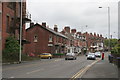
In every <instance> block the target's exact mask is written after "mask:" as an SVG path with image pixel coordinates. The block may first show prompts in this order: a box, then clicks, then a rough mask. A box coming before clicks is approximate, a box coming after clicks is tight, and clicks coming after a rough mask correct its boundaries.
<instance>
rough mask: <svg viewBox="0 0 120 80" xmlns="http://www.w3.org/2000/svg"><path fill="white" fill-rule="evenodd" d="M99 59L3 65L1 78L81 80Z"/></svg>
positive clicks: (45, 60)
mask: <svg viewBox="0 0 120 80" xmlns="http://www.w3.org/2000/svg"><path fill="white" fill-rule="evenodd" d="M98 61H100V59H99V58H98V59H96V60H87V59H86V56H84V55H83V56H78V57H77V60H65V59H64V58H53V59H41V61H40V60H37V61H32V62H23V63H21V64H10V65H3V67H2V68H3V72H2V77H3V78H72V79H73V78H81V77H82V76H83V75H84V73H85V72H86V71H87V70H89V69H90V68H91V67H92V66H93V65H95V64H96V63H97V62H98Z"/></svg>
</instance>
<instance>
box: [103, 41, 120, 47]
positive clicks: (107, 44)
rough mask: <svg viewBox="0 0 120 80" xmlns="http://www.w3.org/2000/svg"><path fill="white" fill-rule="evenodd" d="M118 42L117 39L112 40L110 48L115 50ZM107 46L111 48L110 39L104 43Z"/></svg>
mask: <svg viewBox="0 0 120 80" xmlns="http://www.w3.org/2000/svg"><path fill="white" fill-rule="evenodd" d="M117 43H118V40H117V39H110V47H111V48H113V47H115V45H117ZM104 44H105V46H107V47H108V46H109V39H107V40H105V41H104Z"/></svg>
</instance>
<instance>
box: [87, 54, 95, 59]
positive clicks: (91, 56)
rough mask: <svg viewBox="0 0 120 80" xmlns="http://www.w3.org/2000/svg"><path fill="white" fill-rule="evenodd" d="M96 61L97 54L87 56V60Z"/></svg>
mask: <svg viewBox="0 0 120 80" xmlns="http://www.w3.org/2000/svg"><path fill="white" fill-rule="evenodd" d="M91 59H92V60H96V56H95V53H89V54H88V55H87V60H91Z"/></svg>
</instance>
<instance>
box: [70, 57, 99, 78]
mask: <svg viewBox="0 0 120 80" xmlns="http://www.w3.org/2000/svg"><path fill="white" fill-rule="evenodd" d="M100 60H101V59H98V60H96V61H94V62H93V63H92V64H90V65H88V66H87V67H84V68H82V69H81V70H80V71H79V72H77V73H76V74H75V75H74V76H73V77H72V78H71V79H69V80H74V79H76V78H78V77H80V78H81V77H82V76H83V74H84V73H85V72H86V71H87V70H88V69H89V68H90V67H92V66H93V65H94V64H95V63H97V62H98V61H100Z"/></svg>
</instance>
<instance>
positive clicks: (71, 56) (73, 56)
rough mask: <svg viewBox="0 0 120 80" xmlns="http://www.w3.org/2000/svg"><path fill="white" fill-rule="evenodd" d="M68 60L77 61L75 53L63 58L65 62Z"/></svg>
mask: <svg viewBox="0 0 120 80" xmlns="http://www.w3.org/2000/svg"><path fill="white" fill-rule="evenodd" d="M69 59H72V60H76V59H77V56H76V54H75V53H67V54H66V56H65V60H69Z"/></svg>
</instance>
